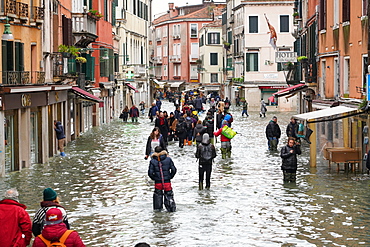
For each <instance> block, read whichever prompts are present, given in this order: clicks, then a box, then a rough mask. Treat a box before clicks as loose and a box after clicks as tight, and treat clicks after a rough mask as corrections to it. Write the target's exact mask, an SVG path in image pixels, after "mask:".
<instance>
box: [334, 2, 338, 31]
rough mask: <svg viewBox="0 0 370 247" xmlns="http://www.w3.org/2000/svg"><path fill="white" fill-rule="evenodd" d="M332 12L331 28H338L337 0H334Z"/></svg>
mask: <svg viewBox="0 0 370 247" xmlns="http://www.w3.org/2000/svg"><path fill="white" fill-rule="evenodd" d="M333 4H334V12H333V21H334V26H333V28H334V29H335V28H338V27H339V0H334V3H333Z"/></svg>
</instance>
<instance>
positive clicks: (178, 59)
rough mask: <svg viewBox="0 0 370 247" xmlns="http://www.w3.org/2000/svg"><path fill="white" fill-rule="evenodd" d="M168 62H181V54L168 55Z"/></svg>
mask: <svg viewBox="0 0 370 247" xmlns="http://www.w3.org/2000/svg"><path fill="white" fill-rule="evenodd" d="M170 62H173V63H180V62H181V55H172V56H170Z"/></svg>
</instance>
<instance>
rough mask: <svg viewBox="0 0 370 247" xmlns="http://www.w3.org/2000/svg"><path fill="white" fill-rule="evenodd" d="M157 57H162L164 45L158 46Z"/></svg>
mask: <svg viewBox="0 0 370 247" xmlns="http://www.w3.org/2000/svg"><path fill="white" fill-rule="evenodd" d="M157 57H162V46H157Z"/></svg>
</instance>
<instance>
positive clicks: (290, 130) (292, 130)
mask: <svg viewBox="0 0 370 247" xmlns="http://www.w3.org/2000/svg"><path fill="white" fill-rule="evenodd" d="M297 133H298V123H297V121H296V119H295V118H294V117H292V118H291V119H290V123H289V124H288V125H287V127H286V135H287V137H294V138H295V139H296V140H297V139H298V137H297Z"/></svg>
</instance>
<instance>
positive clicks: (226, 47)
mask: <svg viewBox="0 0 370 247" xmlns="http://www.w3.org/2000/svg"><path fill="white" fill-rule="evenodd" d="M224 48H225V49H226V50H229V49H230V43H229V42H226V41H224Z"/></svg>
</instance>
